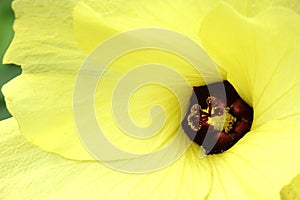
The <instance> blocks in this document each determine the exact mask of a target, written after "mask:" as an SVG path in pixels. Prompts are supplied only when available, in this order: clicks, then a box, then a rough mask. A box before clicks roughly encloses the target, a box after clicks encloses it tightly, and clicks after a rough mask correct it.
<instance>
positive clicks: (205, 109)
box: [182, 81, 253, 154]
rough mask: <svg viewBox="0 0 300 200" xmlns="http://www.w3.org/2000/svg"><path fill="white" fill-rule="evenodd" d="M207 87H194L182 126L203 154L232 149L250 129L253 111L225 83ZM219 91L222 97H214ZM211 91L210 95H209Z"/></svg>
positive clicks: (228, 84) (226, 82) (231, 87)
mask: <svg viewBox="0 0 300 200" xmlns="http://www.w3.org/2000/svg"><path fill="white" fill-rule="evenodd" d="M222 87H223V88H222ZM209 88H210V89H209V90H208V86H201V87H194V92H195V95H193V96H192V97H191V102H190V109H189V112H188V113H187V115H186V117H185V119H184V121H183V122H182V127H183V129H184V130H185V133H186V134H187V135H188V136H189V137H190V138H191V139H192V140H193V141H194V142H196V143H197V144H199V145H200V146H201V148H203V149H204V150H205V152H206V153H207V154H216V153H222V152H223V151H226V150H227V149H229V148H230V147H232V146H233V145H234V144H235V143H236V142H237V141H238V140H239V139H240V138H241V137H243V136H244V135H245V134H246V133H247V132H248V131H249V130H250V128H251V125H252V121H253V109H252V108H251V107H250V106H249V105H248V104H247V103H246V102H244V101H243V100H242V99H241V97H240V96H239V95H238V94H237V92H236V91H235V89H234V88H233V86H232V85H231V84H230V83H229V82H228V81H224V82H221V83H214V84H211V85H209ZM220 89H223V90H224V89H225V92H226V97H225V98H224V97H222V95H219V96H218V90H219V91H221V90H220ZM212 90H213V92H214V95H211V94H210V93H209V91H212Z"/></svg>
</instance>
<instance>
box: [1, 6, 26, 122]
mask: <svg viewBox="0 0 300 200" xmlns="http://www.w3.org/2000/svg"><path fill="white" fill-rule="evenodd" d="M13 21H14V14H13V11H12V10H11V0H0V60H1V62H0V88H2V86H3V85H4V84H5V83H7V82H8V81H9V80H11V79H12V78H14V77H15V76H17V75H19V74H20V73H21V68H20V67H18V66H15V65H3V64H2V59H3V55H4V53H5V51H6V49H7V48H8V46H9V44H10V42H11V40H12V38H13V34H14V32H13V29H12V24H13ZM9 117H10V114H9V112H8V110H7V108H6V106H5V102H4V98H3V94H2V92H0V120H2V119H6V118H9Z"/></svg>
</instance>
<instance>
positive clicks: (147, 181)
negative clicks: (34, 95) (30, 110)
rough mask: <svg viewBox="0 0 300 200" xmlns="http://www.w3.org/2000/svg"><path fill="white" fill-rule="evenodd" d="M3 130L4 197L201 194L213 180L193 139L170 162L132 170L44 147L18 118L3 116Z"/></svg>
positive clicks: (1, 172) (170, 196)
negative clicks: (139, 171)
mask: <svg viewBox="0 0 300 200" xmlns="http://www.w3.org/2000/svg"><path fill="white" fill-rule="evenodd" d="M0 130H1V131H0V138H1V139H0V148H1V151H0V155H1V156H0V169H1V170H0V181H1V184H0V189H1V197H2V198H4V199H24V198H25V199H113V200H114V199H203V198H204V197H205V195H206V194H207V193H208V191H209V188H210V185H211V179H210V175H211V172H210V167H209V164H208V162H207V161H206V160H200V159H199V158H198V153H199V148H198V147H197V146H195V145H193V146H192V147H191V148H190V149H189V150H188V151H187V152H186V154H185V155H184V156H183V157H182V158H180V159H179V160H177V161H176V162H175V163H173V164H172V165H171V166H169V167H167V168H164V169H162V170H159V171H156V172H152V173H148V174H128V173H122V172H118V171H116V170H112V169H109V168H106V167H104V166H103V165H101V164H100V163H98V162H74V161H70V160H65V159H63V158H61V157H59V156H56V155H54V154H51V153H47V152H44V151H41V150H40V149H39V148H36V147H34V146H32V145H31V144H30V143H28V142H27V141H26V140H25V139H24V138H23V137H22V136H21V135H20V133H19V131H18V126H17V123H16V121H15V120H14V119H9V120H5V121H1V122H0Z"/></svg>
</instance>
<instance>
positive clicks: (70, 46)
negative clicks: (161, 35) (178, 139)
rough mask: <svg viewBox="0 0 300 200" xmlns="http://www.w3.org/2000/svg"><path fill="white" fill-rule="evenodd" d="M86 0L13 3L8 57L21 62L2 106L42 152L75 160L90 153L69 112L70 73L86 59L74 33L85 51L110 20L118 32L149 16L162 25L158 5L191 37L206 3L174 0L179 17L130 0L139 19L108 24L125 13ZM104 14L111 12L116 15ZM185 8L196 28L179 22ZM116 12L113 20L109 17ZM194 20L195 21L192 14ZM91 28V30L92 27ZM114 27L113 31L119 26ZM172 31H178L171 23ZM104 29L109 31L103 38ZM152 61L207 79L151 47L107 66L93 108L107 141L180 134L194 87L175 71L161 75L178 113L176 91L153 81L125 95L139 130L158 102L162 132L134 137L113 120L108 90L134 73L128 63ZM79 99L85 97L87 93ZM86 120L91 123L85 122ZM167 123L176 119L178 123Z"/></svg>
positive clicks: (147, 146)
mask: <svg viewBox="0 0 300 200" xmlns="http://www.w3.org/2000/svg"><path fill="white" fill-rule="evenodd" d="M91 2H92V1H91ZM91 2H87V3H86V4H84V3H82V2H80V3H78V4H76V3H77V2H76V1H70V2H66V4H65V3H63V4H62V3H60V2H55V3H51V4H50V3H49V2H48V1H36V2H32V1H15V3H14V9H15V10H16V15H17V20H16V23H15V30H16V32H17V34H16V37H15V38H14V42H13V43H12V45H11V47H10V49H9V51H8V53H7V55H6V62H14V63H17V64H20V65H22V69H23V74H22V75H21V76H19V77H18V78H17V79H15V80H13V81H11V82H10V83H9V84H7V85H6V86H5V87H4V88H3V91H4V93H5V97H6V101H7V104H8V108H9V110H10V111H11V113H12V114H13V116H14V117H15V118H16V119H17V120H18V123H19V124H20V127H21V128H20V131H21V132H22V133H23V134H24V135H25V136H26V138H27V139H28V140H29V141H30V142H31V143H32V144H34V145H36V146H38V147H40V148H42V149H43V150H46V151H49V152H54V153H57V154H59V155H61V156H63V157H66V158H70V159H76V160H92V159H93V158H92V157H91V155H90V154H89V153H88V152H87V150H86V149H85V148H84V146H83V145H82V143H81V142H80V138H79V137H78V134H77V131H76V124H75V122H74V117H73V110H72V109H73V108H72V106H73V104H72V100H73V96H72V95H73V93H72V92H73V91H74V85H75V83H76V82H75V81H76V80H75V78H76V76H75V75H76V73H77V71H78V69H79V67H80V65H81V64H82V63H83V62H84V58H85V57H86V56H87V52H86V51H83V50H81V49H80V48H78V47H77V41H76V39H75V35H76V36H77V38H78V41H79V42H78V44H79V46H82V47H83V48H85V47H84V45H81V44H83V43H84V44H85V42H86V39H88V40H90V41H94V39H95V41H96V42H100V41H101V40H104V39H105V38H107V37H109V35H110V34H112V33H113V32H114V31H112V32H110V30H111V29H112V30H114V29H115V27H114V25H112V26H110V25H111V24H121V25H122V26H123V27H122V28H120V29H121V30H125V27H127V29H129V28H133V27H135V28H138V27H140V26H141V25H142V24H145V25H148V26H149V25H151V24H150V23H148V21H149V20H150V19H152V22H155V21H157V23H159V24H160V27H164V25H166V24H168V23H169V24H172V23H170V22H168V23H167V22H165V21H164V20H166V19H165V18H162V19H161V21H159V20H157V19H158V18H159V16H158V13H157V12H158V11H157V10H156V7H159V6H162V7H163V8H164V7H168V9H167V11H166V15H171V14H172V16H174V17H175V16H176V17H177V18H178V20H179V18H180V19H181V24H180V26H179V25H178V24H177V25H174V27H177V29H179V28H180V29H181V32H184V30H185V28H184V27H183V26H185V27H189V28H188V29H187V31H186V33H191V32H193V33H194V35H197V31H196V30H198V29H199V24H200V19H201V15H202V14H201V13H198V12H196V10H199V11H201V9H203V10H204V7H202V6H200V5H199V9H198V8H197V9H196V8H195V7H194V6H192V4H189V3H183V2H178V3H176V4H174V6H175V5H176V6H175V7H176V8H178V9H179V8H181V7H182V6H183V5H186V6H187V11H181V12H183V13H185V14H182V15H179V14H178V12H176V9H175V8H173V7H169V6H170V2H169V3H160V1H157V2H156V3H157V4H158V5H157V6H153V5H152V6H150V5H148V3H147V2H148V1H141V2H140V4H137V6H136V4H129V5H127V7H128V9H129V10H132V12H133V11H134V10H135V11H134V12H137V13H140V15H141V18H138V19H137V21H139V23H133V22H132V20H129V18H132V16H130V15H129V18H128V21H129V22H132V23H133V24H132V25H128V24H125V23H117V22H118V21H114V20H117V19H118V20H123V18H124V19H125V18H126V17H125V16H126V15H125V13H119V9H120V7H118V6H116V5H115V4H110V3H103V4H102V3H99V4H97V3H95V2H94V4H96V5H94V4H93V6H92V7H93V9H95V10H97V11H99V12H96V11H93V10H92V9H91V7H89V6H91ZM48 4H49V5H48ZM144 4H146V5H144ZM88 5H89V6H88ZM49 6H50V7H49ZM208 7H209V6H208ZM108 8H110V9H108ZM141 8H145V9H148V8H149V9H150V8H152V9H153V10H152V12H150V14H146V13H147V12H146V11H144V12H141ZM73 9H74V10H73ZM108 10H109V12H108ZM183 10H184V9H183ZM100 11H101V12H100ZM110 12H113V13H115V15H113V13H110ZM186 12H192V13H194V14H193V16H192V18H191V17H189V19H193V20H197V21H198V23H195V25H194V26H188V24H190V23H191V22H190V21H188V23H187V22H186V21H185V20H183V19H185V18H183V17H184V16H185V15H186V14H187V13H186ZM100 13H101V15H103V16H112V18H113V19H112V21H110V20H106V19H105V20H103V19H102V17H101V15H100ZM117 13H119V14H117ZM148 15H149V16H148ZM53 16H55V18H53ZM72 16H73V17H74V21H73V20H72ZM114 16H115V17H116V19H114ZM154 16H156V17H154ZM194 17H196V18H195V19H194ZM177 18H176V19H177ZM60 19H64V20H60ZM82 19H87V20H88V22H89V23H87V21H84V20H83V21H82ZM168 20H169V18H168ZM104 22H105V23H104ZM108 22H109V23H108ZM72 24H74V26H75V27H74V30H75V32H73V29H72ZM172 27H173V26H172ZM172 27H171V28H172ZM29 28H30V29H29ZM93 28H96V29H95V30H94V29H93ZM116 29H117V30H118V29H119V28H116ZM174 29H175V30H176V28H174ZM98 31H99V32H98ZM96 32H97V33H96ZM102 33H107V34H103V35H102ZM89 34H92V35H89ZM98 35H101V37H100V39H99V38H98V37H97V36H98ZM86 44H88V46H89V47H86V48H87V49H89V50H90V48H92V46H93V45H94V43H93V42H91V43H86ZM30 46H35V48H30ZM203 55H204V54H203ZM49 58H51V59H49ZM198 59H199V60H203V62H205V63H208V64H207V65H206V71H209V70H208V69H210V68H209V67H210V64H211V65H213V63H212V62H211V61H210V60H209V58H208V57H207V56H206V57H205V56H203V57H201V56H200V57H199V58H198ZM207 60H208V61H207ZM151 62H155V63H159V64H161V65H168V66H171V67H172V69H173V70H175V71H177V74H179V75H181V76H182V77H183V78H184V79H186V80H187V81H188V82H189V84H190V85H204V84H205V82H204V79H203V78H202V77H201V76H200V75H199V73H198V72H197V71H196V70H195V69H194V67H193V66H191V64H190V63H188V62H187V61H186V60H184V59H182V58H180V57H179V56H175V55H173V54H172V55H171V54H167V53H166V52H164V51H150V50H149V51H145V52H142V53H140V52H139V51H136V52H133V53H132V54H128V55H125V56H124V58H123V57H121V58H119V59H118V60H116V61H115V62H114V63H112V66H111V67H110V69H109V70H108V74H109V75H108V76H107V78H104V80H102V81H101V82H100V85H101V84H102V87H100V86H99V87H100V89H99V90H97V93H96V100H95V102H96V104H97V103H99V104H97V106H96V110H97V112H96V115H97V118H98V120H99V121H100V122H102V124H103V123H104V124H105V125H104V126H103V129H104V130H105V133H108V135H107V137H108V139H109V140H111V142H112V143H113V144H116V145H117V146H118V147H120V148H124V149H125V150H127V151H130V152H138V153H145V152H152V151H154V150H157V149H159V148H160V147H162V146H164V145H165V144H167V143H168V141H171V140H172V138H173V137H174V136H175V134H176V133H177V132H178V133H179V134H182V135H184V133H183V131H182V129H181V128H180V121H181V118H180V115H181V114H182V115H184V112H185V110H184V109H186V108H187V107H188V106H187V104H188V101H189V98H190V95H191V92H192V89H191V87H190V86H189V87H183V86H182V84H181V83H182V82H180V81H179V80H178V78H177V77H178V76H174V75H171V76H168V77H167V78H165V82H166V80H168V82H169V83H170V84H171V86H170V87H172V88H173V89H174V91H177V93H178V94H179V95H177V96H179V97H180V98H181V99H183V100H182V101H181V102H183V105H182V106H183V107H184V109H183V110H180V108H179V106H178V101H176V99H175V98H174V95H173V94H171V93H170V92H169V91H168V90H167V89H164V88H163V87H161V88H159V87H157V83H155V84H152V86H149V87H148V88H146V89H144V90H143V91H142V92H140V93H139V92H138V93H137V94H136V96H135V97H133V98H132V99H131V100H130V102H131V104H130V115H131V116H130V117H132V118H133V119H134V121H135V122H136V123H137V124H138V125H140V126H142V127H143V126H147V125H149V123H151V117H149V111H150V110H151V107H152V106H153V105H154V104H155V103H159V104H160V105H162V106H163V107H164V109H165V111H166V121H165V124H166V126H165V127H163V129H162V130H161V131H160V132H159V133H160V134H157V136H155V137H152V138H151V139H149V140H139V141H138V140H134V139H132V137H130V136H127V135H126V134H124V132H122V131H121V130H120V129H119V128H118V126H116V125H115V123H114V118H113V115H112V114H111V103H110V102H111V96H112V91H113V89H114V87H115V85H116V83H117V81H118V80H119V79H120V78H121V77H122V76H123V75H125V74H126V73H127V72H128V71H130V70H132V66H136V65H141V64H147V63H151ZM208 74H209V72H208ZM148 76H149V75H148V74H145V73H144V74H143V75H142V76H141V77H139V79H140V80H141V79H143V78H147V77H148ZM163 76H166V74H160V77H161V78H163ZM92 78H95V77H92ZM205 78H208V79H210V81H211V82H213V81H214V80H215V79H214V77H213V76H211V75H210V76H209V77H205ZM133 81H134V80H133ZM103 88H104V89H103ZM102 89H103V90H102ZM82 98H85V96H83V97H82ZM100 102H101V104H100ZM119 107H120V106H119ZM85 114H86V113H84V115H85ZM163 116H164V113H163V112H161V113H160V114H159V116H158V117H159V118H158V119H159V120H160V119H162V121H163V120H164V118H163ZM87 123H90V121H88V122H87ZM173 124H176V126H174V125H173ZM128 144H130V145H128ZM174 151H176V150H174Z"/></svg>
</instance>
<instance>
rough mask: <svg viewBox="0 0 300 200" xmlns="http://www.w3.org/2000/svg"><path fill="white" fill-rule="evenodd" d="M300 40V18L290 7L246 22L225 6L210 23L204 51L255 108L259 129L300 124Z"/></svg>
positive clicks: (203, 33) (212, 14)
mask: <svg viewBox="0 0 300 200" xmlns="http://www.w3.org/2000/svg"><path fill="white" fill-rule="evenodd" d="M299 36H300V16H299V15H298V14H296V13H294V12H293V11H291V10H288V9H284V8H271V9H268V10H266V11H265V12H263V13H261V14H260V15H258V16H257V17H255V18H245V17H244V16H242V15H240V14H238V13H237V11H235V10H233V9H232V8H231V7H230V6H228V5H226V4H221V5H220V6H218V7H217V8H216V9H215V10H213V11H212V12H210V13H209V14H208V15H207V17H206V18H205V19H204V21H203V24H202V26H201V29H200V37H201V39H202V41H203V44H204V47H205V48H206V50H207V51H208V52H209V54H210V56H211V57H212V58H213V59H214V60H215V61H216V63H217V64H218V65H219V66H220V67H222V68H224V69H225V70H226V71H227V79H228V80H229V82H231V83H232V84H233V85H234V87H235V88H236V89H237V91H238V93H239V94H240V95H241V96H242V98H243V99H244V100H245V101H247V103H249V104H250V105H252V106H253V107H254V112H255V113H254V114H255V116H254V123H253V127H255V126H260V125H262V124H264V123H266V122H268V121H269V120H272V119H284V120H286V121H289V122H291V123H295V124H297V123H298V121H299V117H300V116H299V113H300V106H299V104H298V103H297V99H299V91H300V85H299V83H300V82H299V80H300V79H299V78H300V77H299V75H300V67H299V65H300V58H299V56H298V55H299V53H300V48H299V46H298V45H297V44H299V42H300V37H299ZM220 47H221V48H220Z"/></svg>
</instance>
